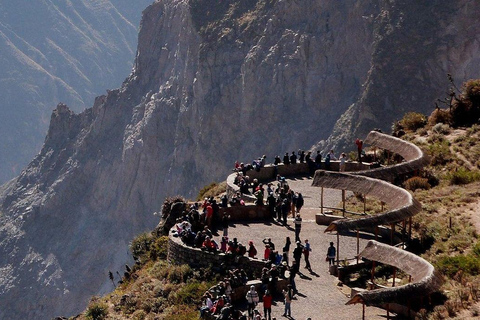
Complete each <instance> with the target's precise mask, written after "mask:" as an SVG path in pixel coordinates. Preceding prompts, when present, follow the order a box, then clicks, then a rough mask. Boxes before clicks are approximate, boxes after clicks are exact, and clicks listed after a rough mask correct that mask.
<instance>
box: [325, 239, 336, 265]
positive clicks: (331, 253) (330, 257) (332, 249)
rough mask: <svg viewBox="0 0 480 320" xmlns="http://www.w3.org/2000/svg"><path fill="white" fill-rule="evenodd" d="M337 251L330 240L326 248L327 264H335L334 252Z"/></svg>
mask: <svg viewBox="0 0 480 320" xmlns="http://www.w3.org/2000/svg"><path fill="white" fill-rule="evenodd" d="M336 253H337V249H335V247H334V246H333V242H330V247H328V250H327V259H328V265H329V266H333V265H334V264H335V254H336Z"/></svg>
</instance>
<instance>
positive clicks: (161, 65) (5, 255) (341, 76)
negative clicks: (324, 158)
mask: <svg viewBox="0 0 480 320" xmlns="http://www.w3.org/2000/svg"><path fill="white" fill-rule="evenodd" d="M407 2H409V1H407ZM410 2H412V1H410ZM462 2H465V3H466V1H462ZM389 3H396V1H390V2H389ZM399 3H400V2H399ZM402 3H403V2H402ZM471 3H472V6H474V3H473V1H471ZM399 7H400V8H402V10H403V11H405V12H404V13H403V15H404V16H406V17H407V16H408V15H409V14H411V12H410V11H409V10H414V9H415V8H416V6H413V9H409V8H408V6H406V5H403V6H400V5H398V6H392V8H391V10H396V8H399ZM431 8H432V10H434V9H435V8H436V7H431ZM403 11H402V12H403ZM392 12H393V11H392ZM442 12H443V11H442ZM442 12H441V13H439V14H441V17H443V13H442ZM387 13H388V12H387V11H386V4H385V3H384V2H380V1H372V0H369V1H367V0H361V1H353V0H347V1H343V2H341V3H339V1H337V0H322V1H313V0H283V1H282V0H278V1H273V0H269V1H267V0H265V1H259V0H258V1H257V0H248V1H243V0H242V1H238V0H236V1H234V0H228V1H222V2H221V4H218V3H214V2H213V1H209V0H208V1H207V0H191V1H186V0H168V1H167V0H164V1H157V2H155V3H154V4H152V5H151V6H150V7H148V8H147V9H146V10H145V11H144V15H143V19H142V23H141V30H140V35H139V46H138V50H137V57H136V60H135V65H134V68H133V72H132V74H131V75H130V76H129V77H128V78H127V79H126V81H125V82H124V84H123V85H122V87H121V88H120V89H117V90H112V91H108V92H107V94H106V95H105V96H101V97H99V98H97V99H96V101H95V104H94V106H93V107H92V108H90V109H87V110H85V111H83V112H82V113H80V114H75V113H73V112H71V111H70V110H69V109H68V108H67V107H66V106H64V105H59V106H58V107H57V109H56V110H55V111H54V112H53V115H52V119H51V124H50V129H49V132H48V135H47V138H46V140H45V145H44V147H43V149H42V151H41V152H40V154H39V155H38V156H37V157H35V159H34V160H33V161H32V162H31V163H30V165H29V166H28V167H27V168H26V169H25V170H24V171H23V172H22V173H21V175H20V176H19V177H18V178H16V179H14V180H12V181H10V182H9V183H8V184H6V185H4V186H2V187H0V200H1V207H0V211H1V212H2V214H1V215H0V270H1V272H0V275H1V278H0V293H1V294H2V299H0V310H1V311H0V312H3V313H2V314H0V318H11V319H15V318H19V319H20V318H46V317H51V316H54V315H65V314H73V313H75V312H77V311H80V310H83V309H84V307H85V304H86V303H87V301H88V298H89V297H90V296H91V295H93V294H99V293H103V292H106V291H107V290H110V289H111V288H112V287H111V286H112V285H111V283H110V280H109V279H108V277H107V274H108V271H109V270H111V271H116V270H120V268H121V266H123V265H124V264H125V262H126V261H127V259H129V255H128V252H127V249H126V248H127V244H128V242H129V241H130V240H131V239H132V238H133V236H134V235H136V234H138V233H139V232H141V231H144V230H151V229H153V228H154V227H155V220H156V219H154V217H153V216H152V213H153V212H155V211H158V210H159V209H160V208H161V205H162V203H163V199H164V197H165V196H173V195H176V194H181V195H183V196H192V195H193V194H194V193H195V190H198V189H199V187H200V186H203V185H206V184H208V183H210V182H211V181H219V180H222V179H224V177H225V176H226V175H227V173H228V172H229V171H230V167H231V164H233V162H234V161H235V160H237V159H241V160H245V159H252V158H254V157H258V156H260V155H261V154H266V155H267V161H268V162H270V161H271V160H273V156H274V155H275V154H281V153H284V152H285V151H290V152H291V151H292V150H297V149H298V148H308V147H309V146H311V145H312V144H314V143H316V142H317V141H318V140H320V139H323V138H324V137H327V136H328V135H329V134H330V133H331V132H332V129H333V126H334V122H335V119H337V118H338V117H340V116H341V115H342V114H343V113H344V112H345V111H346V110H347V109H348V113H347V116H343V117H342V119H346V118H348V114H358V112H357V111H355V110H357V109H356V107H351V108H349V106H351V105H353V106H356V105H360V104H359V102H358V101H366V102H365V104H363V105H364V106H368V107H369V108H372V114H374V115H377V109H373V106H376V105H374V104H370V103H367V102H368V101H374V100H375V99H373V98H372V99H373V100H369V99H367V97H368V95H367V93H366V92H367V91H368V92H370V91H369V90H374V89H375V90H376V91H375V92H377V93H376V94H375V95H374V97H378V96H382V92H384V91H385V90H387V89H388V90H391V88H390V87H388V88H384V87H383V84H382V82H380V83H379V82H376V80H375V81H373V80H372V79H377V78H375V77H380V75H382V76H381V77H382V79H388V82H384V83H389V84H390V85H392V86H393V84H396V80H395V79H393V80H390V79H389V77H390V73H391V71H392V69H394V70H396V68H397V67H398V66H399V65H401V64H400V62H401V60H398V61H397V60H396V63H397V64H396V66H397V67H388V63H389V61H390V60H388V59H387V58H388V57H389V55H388V54H387V53H388V52H387V53H385V56H380V55H379V50H380V49H379V48H380V47H381V44H382V43H383V42H382V41H380V40H381V39H379V38H378V37H379V35H381V34H383V33H385V32H386V31H385V30H383V29H384V26H388V25H390V24H391V25H392V26H397V25H402V24H401V21H403V20H402V19H400V18H396V19H397V20H392V19H393V18H392V19H390V20H392V21H397V22H396V23H393V22H392V23H390V24H388V23H386V22H384V20H385V19H386V20H385V21H387V20H388V19H387V18H388V17H389V15H388V14H387ZM385 15H386V16H385ZM460 15H461V12H457V13H456V17H458V19H459V18H460ZM384 16H385V18H382V17H384ZM433 16H435V15H433ZM428 21H431V19H430V18H429V20H428ZM442 21H443V20H442ZM449 21H451V20H445V22H442V23H441V24H440V26H435V27H434V28H433V29H434V30H435V33H434V36H436V35H442V32H440V31H439V30H443V32H444V33H445V32H447V29H448V26H449V24H448V23H449ZM409 26H410V25H409ZM414 27H415V25H413V26H410V28H414ZM382 30H383V31H382ZM402 30H403V29H402ZM415 30H417V29H415ZM426 30H430V29H426ZM410 31H411V32H412V33H414V32H413V31H414V30H410ZM417 31H418V32H419V36H420V33H421V32H425V29H424V28H423V29H422V30H417ZM382 32H383V33H382ZM385 34H386V33H385ZM399 35H403V36H404V38H405V39H407V38H408V37H406V36H405V32H400V33H399ZM422 37H423V36H422ZM400 39H402V37H400V38H399V40H396V41H398V42H399V41H400ZM432 41H433V42H435V40H432ZM392 43H397V42H392ZM419 43H422V44H424V42H419ZM382 45H383V44H382ZM387 47H389V46H388V45H386V44H385V45H384V48H387ZM392 50H393V49H392ZM398 50H400V49H398ZM410 51H411V50H410V49H409V50H407V53H408V55H406V56H405V57H406V58H409V59H413V60H415V61H414V62H412V61H410V60H408V61H407V60H405V63H406V64H408V63H412V65H414V66H418V65H419V63H417V60H418V59H419V58H418V57H417V56H416V55H415V52H410ZM427 53H428V52H427ZM426 56H428V55H427V54H426ZM422 57H423V56H422ZM380 58H382V59H380ZM409 61H410V62H409ZM428 61H430V60H428ZM377 62H378V63H379V65H378V66H377V65H376V64H377ZM413 63H415V64H413ZM405 68H407V67H405ZM407 69H408V68H407ZM407 69H405V70H404V71H405V72H406V71H408V70H410V69H408V70H407ZM422 70H423V69H422ZM410 71H411V70H410ZM410 71H409V72H410ZM377 73H378V74H379V75H378V76H377ZM418 76H419V75H417V74H415V76H414V78H416V77H418ZM420 76H421V77H424V78H425V79H426V78H427V76H428V72H427V73H425V74H421V75H420ZM378 79H380V78H378ZM402 79H404V78H402ZM385 81H387V80H385ZM365 83H366V84H368V86H366V87H365V86H364V87H362V84H365ZM425 83H427V80H425ZM398 86H400V87H401V85H400V84H398ZM369 88H370V89H369ZM408 88H410V90H414V89H415V90H417V89H418V88H416V87H415V86H408ZM420 89H421V90H423V89H425V87H421V88H420ZM380 90H384V91H380ZM372 92H373V91H372ZM402 97H403V98H401V99H400V98H399V99H400V100H398V101H402V102H403V101H405V100H406V99H407V98H408V97H410V96H409V95H402ZM383 101H387V100H385V99H384V100H383ZM389 101H393V100H389ZM395 101H397V100H395ZM397 105H399V104H398V103H397V102H395V103H394V104H390V105H389V108H390V107H391V108H393V109H394V108H396V106H397ZM413 105H414V103H412V104H410V106H411V107H413ZM410 106H409V107H410ZM393 109H392V110H393ZM389 110H390V109H389ZM405 110H406V109H405ZM390 113H391V114H394V112H393V111H392V112H389V115H388V116H390ZM363 114H367V113H366V112H364V113H363ZM386 119H387V118H380V117H378V118H377V120H378V121H386ZM359 123H362V125H363V124H365V125H366V124H367V123H368V122H365V121H363V120H362V121H359ZM382 123H384V122H382ZM378 126H380V125H374V126H373V127H378ZM343 128H344V129H342V128H340V129H337V130H339V131H334V132H337V135H339V133H345V134H348V133H352V132H354V131H353V130H350V127H348V128H347V127H343ZM352 128H353V127H352ZM355 128H356V127H355ZM345 141H346V140H345ZM114 273H115V272H114Z"/></svg>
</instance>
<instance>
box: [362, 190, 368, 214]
mask: <svg viewBox="0 0 480 320" xmlns="http://www.w3.org/2000/svg"><path fill="white" fill-rule="evenodd" d="M366 213H367V195H366V194H364V195H363V214H366Z"/></svg>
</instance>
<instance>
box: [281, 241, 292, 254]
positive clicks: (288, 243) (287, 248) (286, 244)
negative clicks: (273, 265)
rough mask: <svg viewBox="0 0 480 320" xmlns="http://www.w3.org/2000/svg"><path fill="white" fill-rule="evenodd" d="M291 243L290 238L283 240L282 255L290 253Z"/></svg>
mask: <svg viewBox="0 0 480 320" xmlns="http://www.w3.org/2000/svg"><path fill="white" fill-rule="evenodd" d="M291 244H292V242H291V241H290V237H286V238H285V245H284V246H283V250H282V251H283V253H287V255H288V254H289V253H290V245H291Z"/></svg>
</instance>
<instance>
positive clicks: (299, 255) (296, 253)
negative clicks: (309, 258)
mask: <svg viewBox="0 0 480 320" xmlns="http://www.w3.org/2000/svg"><path fill="white" fill-rule="evenodd" d="M302 252H303V246H302V243H301V242H300V241H297V247H296V248H295V249H293V260H295V263H296V264H297V268H300V259H301V258H302Z"/></svg>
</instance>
